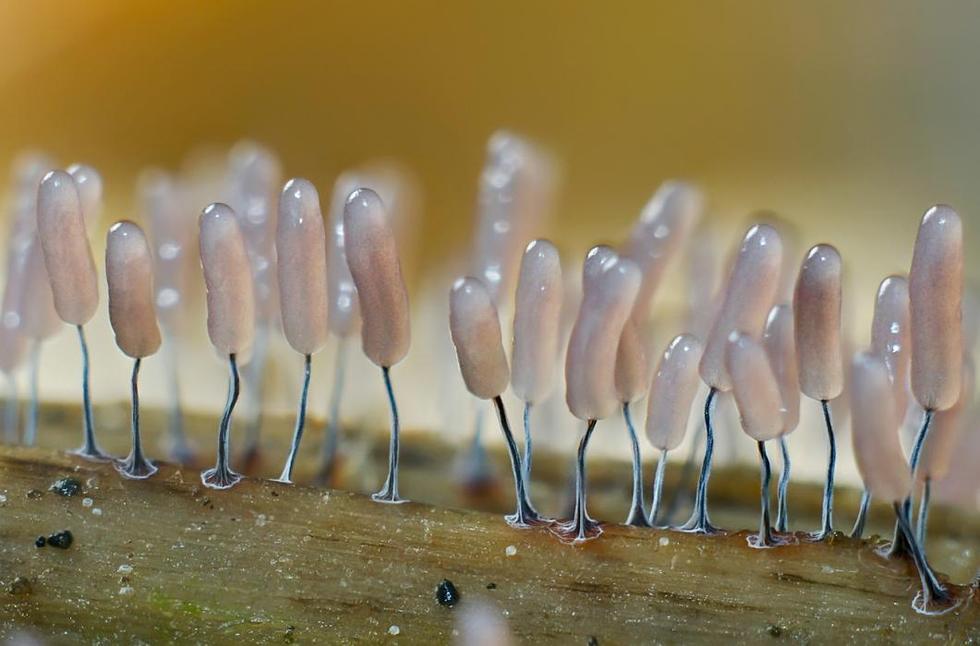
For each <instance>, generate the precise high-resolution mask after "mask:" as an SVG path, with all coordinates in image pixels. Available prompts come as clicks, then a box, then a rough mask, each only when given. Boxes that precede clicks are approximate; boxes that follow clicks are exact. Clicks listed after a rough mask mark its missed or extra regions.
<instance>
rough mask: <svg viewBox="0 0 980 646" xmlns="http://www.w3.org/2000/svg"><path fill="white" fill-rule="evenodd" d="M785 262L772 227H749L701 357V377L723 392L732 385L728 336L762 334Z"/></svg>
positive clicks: (781, 244)
mask: <svg viewBox="0 0 980 646" xmlns="http://www.w3.org/2000/svg"><path fill="white" fill-rule="evenodd" d="M782 261H783V243H782V240H781V239H780V237H779V233H778V232H777V231H776V230H775V229H773V228H772V227H771V226H768V225H765V224H758V225H756V226H753V227H752V228H751V229H749V231H748V233H746V234H745V238H744V239H743V240H742V246H741V248H740V249H739V251H738V254H737V256H736V258H735V263H734V265H733V266H732V270H731V273H730V275H729V277H728V283H727V285H726V287H725V297H724V301H723V302H722V305H721V308H720V309H719V311H718V315H717V316H716V317H715V322H714V325H712V326H711V333H710V334H709V335H708V340H707V343H706V344H705V348H704V354H703V355H702V357H701V366H700V373H701V379H703V380H704V382H705V383H706V384H708V385H709V386H711V387H712V388H715V389H717V390H720V391H728V390H731V388H732V381H731V378H730V377H729V374H728V370H727V368H726V367H725V355H726V353H727V352H728V337H729V336H731V334H732V332H737V331H741V332H744V333H747V334H753V335H761V334H762V330H763V326H764V325H765V322H766V316H767V315H768V313H769V309H770V308H771V307H772V302H773V298H774V297H775V295H776V289H777V288H778V287H779V272H780V268H781V266H782Z"/></svg>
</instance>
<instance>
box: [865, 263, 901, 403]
mask: <svg viewBox="0 0 980 646" xmlns="http://www.w3.org/2000/svg"><path fill="white" fill-rule="evenodd" d="M909 343H910V342H909V286H908V282H907V281H906V280H905V278H903V277H902V276H889V277H887V278H885V280H883V281H881V285H880V286H879V287H878V294H877V297H876V298H875V309H874V317H873V318H872V320H871V348H870V351H871V352H873V353H874V354H877V355H878V356H880V357H881V358H882V359H884V361H885V365H886V366H887V367H888V376H889V378H890V379H891V382H892V394H893V396H894V401H895V411H896V412H897V414H898V419H903V418H904V416H905V411H906V409H907V408H908V402H909Z"/></svg>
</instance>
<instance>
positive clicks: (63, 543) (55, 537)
mask: <svg viewBox="0 0 980 646" xmlns="http://www.w3.org/2000/svg"><path fill="white" fill-rule="evenodd" d="M73 540H74V537H73V536H72V535H71V532H70V531H68V530H67V529H66V530H65V531H63V532H58V533H57V534H51V536H48V545H50V546H51V547H57V548H59V549H63V550H66V549H68V548H69V547H71V543H72V541H73Z"/></svg>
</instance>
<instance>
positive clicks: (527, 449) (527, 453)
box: [523, 402, 532, 484]
mask: <svg viewBox="0 0 980 646" xmlns="http://www.w3.org/2000/svg"><path fill="white" fill-rule="evenodd" d="M531 456H532V451H531V402H524V463H523V464H524V482H525V483H527V484H530V483H531Z"/></svg>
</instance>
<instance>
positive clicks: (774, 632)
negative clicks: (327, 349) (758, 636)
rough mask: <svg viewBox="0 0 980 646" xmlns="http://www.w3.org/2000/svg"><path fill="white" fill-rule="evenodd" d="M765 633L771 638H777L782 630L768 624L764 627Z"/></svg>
mask: <svg viewBox="0 0 980 646" xmlns="http://www.w3.org/2000/svg"><path fill="white" fill-rule="evenodd" d="M766 632H768V633H769V634H770V635H772V636H773V637H779V636H780V635H782V634H783V629H782V628H780V627H779V626H777V625H776V624H769V625H768V626H766Z"/></svg>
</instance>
